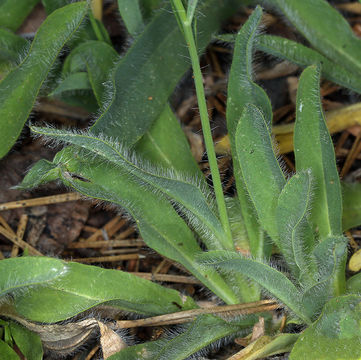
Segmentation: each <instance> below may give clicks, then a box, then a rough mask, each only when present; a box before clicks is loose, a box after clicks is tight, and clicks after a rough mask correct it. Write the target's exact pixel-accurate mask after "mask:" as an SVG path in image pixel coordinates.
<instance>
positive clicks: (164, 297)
mask: <svg viewBox="0 0 361 360" xmlns="http://www.w3.org/2000/svg"><path fill="white" fill-rule="evenodd" d="M67 267H68V271H67V272H66V274H65V275H64V276H62V277H61V278H59V279H55V280H54V281H52V282H51V283H49V284H47V286H35V287H30V288H29V289H28V290H27V291H26V292H24V293H23V294H21V296H18V297H16V298H15V301H14V306H15V309H16V312H17V313H18V314H19V315H20V316H22V317H25V318H26V319H28V320H30V321H40V322H46V323H52V322H57V321H62V320H66V319H68V318H70V317H73V316H75V315H77V314H79V313H81V312H83V311H86V310H88V309H91V308H93V307H95V306H99V305H102V304H109V305H110V306H112V307H115V308H118V309H121V310H125V311H130V312H135V313H138V314H143V315H160V314H165V313H170V312H176V311H179V310H180V309H181V310H188V309H191V308H194V307H196V305H195V303H194V302H193V300H192V299H191V298H189V297H186V296H182V295H180V294H179V293H178V292H177V291H175V290H173V289H167V288H165V287H162V286H160V285H158V284H155V283H152V282H151V281H149V280H145V279H142V278H139V277H137V276H135V275H132V274H129V273H127V272H123V271H119V270H108V269H102V268H100V267H96V266H89V265H82V264H77V263H68V264H67Z"/></svg>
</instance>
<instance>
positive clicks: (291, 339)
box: [242, 334, 299, 360]
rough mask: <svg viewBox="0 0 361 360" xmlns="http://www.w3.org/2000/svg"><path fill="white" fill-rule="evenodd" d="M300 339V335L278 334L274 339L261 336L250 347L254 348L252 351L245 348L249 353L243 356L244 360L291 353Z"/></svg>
mask: <svg viewBox="0 0 361 360" xmlns="http://www.w3.org/2000/svg"><path fill="white" fill-rule="evenodd" d="M298 337H299V334H278V335H276V336H274V337H270V336H267V335H264V336H261V337H260V338H258V339H257V340H255V341H254V343H251V344H250V345H248V346H249V347H252V348H251V349H249V348H248V349H247V347H246V348H245V350H248V351H247V353H245V354H244V356H242V360H257V359H263V358H265V357H266V356H267V357H268V356H272V355H277V354H283V353H286V352H290V351H291V350H292V347H293V345H294V343H295V342H296V340H297V339H298Z"/></svg>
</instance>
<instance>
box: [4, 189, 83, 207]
mask: <svg viewBox="0 0 361 360" xmlns="http://www.w3.org/2000/svg"><path fill="white" fill-rule="evenodd" d="M79 199H81V195H80V194H78V193H75V192H71V193H66V194H60V195H52V196H44V197H39V198H35V199H29V200H19V201H11V202H8V203H4V204H0V211H4V210H12V209H18V208H24V207H30V206H41V205H50V204H57V203H62V202H67V201H76V200H79Z"/></svg>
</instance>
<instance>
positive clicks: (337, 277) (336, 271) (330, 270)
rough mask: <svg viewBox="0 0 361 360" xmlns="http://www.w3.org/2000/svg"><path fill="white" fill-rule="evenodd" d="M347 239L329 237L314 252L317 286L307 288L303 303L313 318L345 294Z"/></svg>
mask: <svg viewBox="0 0 361 360" xmlns="http://www.w3.org/2000/svg"><path fill="white" fill-rule="evenodd" d="M346 258H347V239H346V238H344V237H329V238H327V239H325V240H323V241H322V242H320V243H318V245H317V246H316V247H315V249H314V251H313V261H314V262H315V263H316V264H317V271H314V276H313V277H314V280H315V281H316V283H315V284H313V285H311V286H309V287H308V288H305V290H304V293H303V295H302V302H303V304H304V306H305V308H306V309H307V311H308V313H309V314H310V316H311V317H314V316H315V315H318V314H319V312H320V311H321V309H322V307H323V306H324V304H325V303H326V302H327V301H328V300H329V299H331V298H332V297H335V296H339V295H342V294H344V293H345V290H346V279H345V268H346Z"/></svg>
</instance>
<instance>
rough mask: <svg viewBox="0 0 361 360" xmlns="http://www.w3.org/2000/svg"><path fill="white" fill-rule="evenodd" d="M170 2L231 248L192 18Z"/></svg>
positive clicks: (174, 1)
mask: <svg viewBox="0 0 361 360" xmlns="http://www.w3.org/2000/svg"><path fill="white" fill-rule="evenodd" d="M172 4H173V8H174V11H175V12H177V13H176V14H175V15H176V16H177V17H178V20H179V23H180V25H181V26H182V29H181V30H183V34H184V37H185V40H186V43H187V46H188V50H189V55H190V58H191V61H192V68H193V74H194V83H195V87H196V93H197V100H198V107H199V114H200V118H201V123H202V130H203V136H204V143H205V147H206V151H207V154H208V160H209V166H210V169H211V174H212V180H213V186H214V192H215V195H216V201H217V206H218V211H219V216H220V219H221V222H222V226H223V229H224V231H225V233H226V235H227V239H228V242H227V244H224V246H226V248H227V249H233V247H234V245H233V241H232V234H231V227H230V225H229V219H228V214H227V208H226V202H225V200H224V195H223V189H222V182H221V177H220V175H219V170H218V164H217V157H216V152H215V150H214V144H213V138H212V132H211V127H210V124H209V118H208V111H207V104H206V98H205V94H204V88H203V76H202V72H201V68H200V64H199V58H198V53H197V47H196V44H195V40H194V35H193V30H192V18H187V15H186V11H185V9H184V6H183V3H182V0H172Z"/></svg>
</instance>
